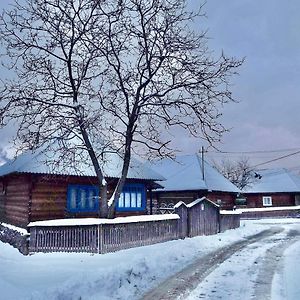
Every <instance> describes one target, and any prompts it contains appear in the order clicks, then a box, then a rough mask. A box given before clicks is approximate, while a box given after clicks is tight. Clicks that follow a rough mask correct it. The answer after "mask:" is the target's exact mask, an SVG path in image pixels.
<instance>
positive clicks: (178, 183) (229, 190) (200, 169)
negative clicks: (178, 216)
mask: <svg viewBox="0 0 300 300" xmlns="http://www.w3.org/2000/svg"><path fill="white" fill-rule="evenodd" d="M149 166H150V167H151V168H152V169H154V170H155V171H156V172H158V173H160V174H162V175H163V176H164V177H165V178H166V181H164V182H162V183H161V185H162V186H163V187H164V188H163V189H158V190H156V191H155V194H156V195H157V200H158V206H159V207H160V208H164V207H169V208H171V207H172V206H173V205H174V204H176V203H177V202H178V201H184V202H185V203H186V204H188V203H191V202H192V201H194V200H195V199H198V198H201V197H203V196H205V197H207V198H208V199H210V200H211V201H213V202H215V203H216V204H218V205H220V207H221V208H222V209H232V208H233V207H234V206H235V200H236V197H237V195H238V194H239V193H240V192H241V191H240V189H238V188H237V187H236V186H235V185H233V184H232V183H231V182H230V181H229V180H228V179H226V178H225V177H224V176H223V175H222V174H220V173H219V172H218V171H217V170H216V169H215V168H213V167H212V166H211V165H210V164H208V163H207V162H206V161H204V164H203V165H202V160H201V157H200V156H199V155H197V154H194V155H185V156H178V157H177V158H176V159H175V160H172V159H163V160H159V161H155V162H153V163H151V164H150V165H149Z"/></svg>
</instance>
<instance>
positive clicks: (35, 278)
mask: <svg viewBox="0 0 300 300" xmlns="http://www.w3.org/2000/svg"><path fill="white" fill-rule="evenodd" d="M276 222H277V223H278V222H281V220H280V221H275V220H267V221H244V222H243V223H242V226H241V228H239V229H236V230H229V231H227V232H225V233H221V234H218V235H214V236H204V237H195V238H191V239H185V240H178V241H171V242H166V243H162V244H156V245H152V246H147V247H140V248H134V249H129V250H123V251H119V252H116V253H109V254H105V255H90V254H77V253H73V254H68V253H52V254H41V253H40V254H34V255H32V256H23V255H21V254H19V252H18V251H17V250H16V249H14V248H12V247H11V246H9V245H7V244H4V243H1V242H0V299H5V300H9V299H13V300H18V299H22V300H23V299H57V300H59V299H63V300H69V299H70V300H71V299H72V300H73V299H82V300H85V299H97V300H101V299H122V300H123V299H124V300H125V299H138V298H140V297H141V296H142V295H143V293H144V292H145V291H147V290H149V289H151V288H152V287H154V286H156V285H158V284H159V283H160V282H161V281H162V280H164V279H165V278H167V277H168V276H170V275H172V274H174V273H176V272H177V271H179V270H181V269H182V268H183V267H184V266H186V265H187V264H188V263H190V262H192V261H193V260H194V259H195V258H196V257H200V256H202V255H206V254H207V253H209V252H211V251H214V250H216V249H218V248H221V247H223V246H225V245H229V244H231V243H233V242H235V241H238V240H241V239H243V238H244V237H246V236H249V235H252V234H255V233H258V232H260V231H262V230H264V229H267V228H269V227H271V226H278V225H276ZM286 222H287V224H285V225H284V227H286V228H291V227H293V226H299V228H300V220H297V219H289V220H286ZM296 223H298V225H295V224H296ZM253 247H255V246H253ZM257 247H258V248H260V245H257ZM291 247H293V248H292V250H290V249H287V251H286V252H285V255H286V256H285V261H286V264H285V268H284V272H283V273H278V274H277V275H276V276H275V279H274V282H275V283H276V282H277V284H276V288H274V289H273V293H274V295H275V296H276V295H280V293H281V295H282V294H283V293H284V292H285V291H284V289H283V288H282V286H281V285H282V284H281V280H279V279H280V278H285V279H286V280H287V281H290V279H289V277H288V276H290V275H289V274H290V272H291V271H293V266H294V263H295V262H294V257H293V256H295V255H296V254H297V255H298V258H297V261H298V262H297V263H298V265H299V264H300V255H299V254H300V250H299V247H300V244H299V243H296V244H295V245H292V246H291ZM294 247H295V248H294ZM267 248H268V247H267V246H263V247H261V249H259V251H258V252H256V251H253V253H255V254H253V256H251V257H245V256H243V255H244V254H243V252H241V253H240V257H236V258H234V257H233V260H234V261H235V263H234V265H232V263H230V261H226V262H224V264H227V266H225V268H227V270H228V272H229V271H231V272H235V273H236V274H244V272H245V268H246V261H248V262H247V264H251V263H252V264H253V263H255V259H256V255H257V253H260V252H263V251H266V250H267ZM295 253H296V254H295ZM298 270H300V268H298ZM299 272H300V271H299ZM228 275H230V274H228ZM215 276H217V275H216V274H215ZM220 276H221V277H222V278H223V281H222V282H223V283H222V284H224V285H225V286H226V284H227V283H228V282H226V280H227V279H229V278H230V276H229V277H228V276H222V275H220ZM227 277H228V278H227ZM222 278H219V279H218V280H222ZM226 278H227V279H226ZM240 278H241V280H239V281H238V282H237V283H236V285H237V286H239V285H240V283H241V282H243V276H242V275H241V277H240ZM276 278H277V281H276ZM290 284H292V283H290ZM241 288H244V289H248V286H247V285H244V287H241ZM236 290H237V293H238V291H239V288H238V287H237V289H236ZM207 291H208V288H207ZM191 297H193V296H191ZM194 298H199V297H198V296H195V294H194ZM191 299H193V298H191ZM221 299H225V298H221ZM227 299H229V298H227ZM230 299H238V298H230ZM243 299H246V298H243ZM274 299H275V298H274ZM281 299H282V298H281ZM287 299H290V298H287ZM291 299H294V298H291ZM297 299H299V298H297Z"/></svg>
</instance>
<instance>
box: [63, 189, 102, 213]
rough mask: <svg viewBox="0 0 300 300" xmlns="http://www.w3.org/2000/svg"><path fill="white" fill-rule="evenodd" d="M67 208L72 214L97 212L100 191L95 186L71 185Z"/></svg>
mask: <svg viewBox="0 0 300 300" xmlns="http://www.w3.org/2000/svg"><path fill="white" fill-rule="evenodd" d="M67 207H68V211H70V212H97V211H98V209H99V189H98V187H96V186H93V185H77V184H76V185H75V184H72V185H69V186H68V192H67Z"/></svg>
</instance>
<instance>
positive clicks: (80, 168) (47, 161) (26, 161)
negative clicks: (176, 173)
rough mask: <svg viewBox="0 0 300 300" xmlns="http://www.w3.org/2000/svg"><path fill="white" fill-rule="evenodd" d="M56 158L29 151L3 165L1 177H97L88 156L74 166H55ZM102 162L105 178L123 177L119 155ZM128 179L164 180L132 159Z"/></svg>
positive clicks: (105, 155) (52, 155)
mask: <svg viewBox="0 0 300 300" xmlns="http://www.w3.org/2000/svg"><path fill="white" fill-rule="evenodd" d="M55 158H56V160H57V159H58V154H56V153H55V151H53V150H46V151H44V150H37V151H35V152H31V151H29V152H26V153H23V154H21V155H19V156H17V157H16V158H15V159H14V160H11V161H9V162H7V163H6V164H4V165H2V166H1V167H0V176H5V175H8V174H11V173H33V174H53V175H71V176H96V174H95V171H94V168H93V166H92V164H91V163H90V159H89V157H88V156H86V159H82V160H81V161H80V162H78V163H76V165H74V166H71V165H68V164H67V163H66V164H64V163H61V162H60V163H59V164H53V161H55ZM101 162H102V165H101V168H102V171H103V174H104V176H105V177H109V178H119V177H120V176H121V170H122V163H123V160H122V158H121V157H120V156H119V155H118V154H117V153H112V152H110V153H106V154H104V155H103V157H102V160H101ZM101 162H100V164H101ZM127 178H128V179H144V180H156V181H159V180H164V177H163V176H161V175H160V174H158V173H157V172H155V171H154V170H152V169H151V168H149V167H147V166H145V165H144V164H143V163H141V162H140V161H138V160H137V159H135V158H132V159H131V163H130V167H129V170H128V175H127Z"/></svg>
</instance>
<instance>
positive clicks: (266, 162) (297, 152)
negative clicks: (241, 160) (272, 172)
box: [251, 150, 300, 168]
mask: <svg viewBox="0 0 300 300" xmlns="http://www.w3.org/2000/svg"><path fill="white" fill-rule="evenodd" d="M299 153H300V150H299V151H296V152H294V153H290V154H287V155H283V156H280V157H277V158H274V159H271V160H268V161H265V162H263V163H260V164H257V165H255V166H252V167H251V168H256V167H259V166H262V165H266V164H268V163H271V162H274V161H277V160H281V159H284V158H286V157H290V156H294V155H296V154H299Z"/></svg>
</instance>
